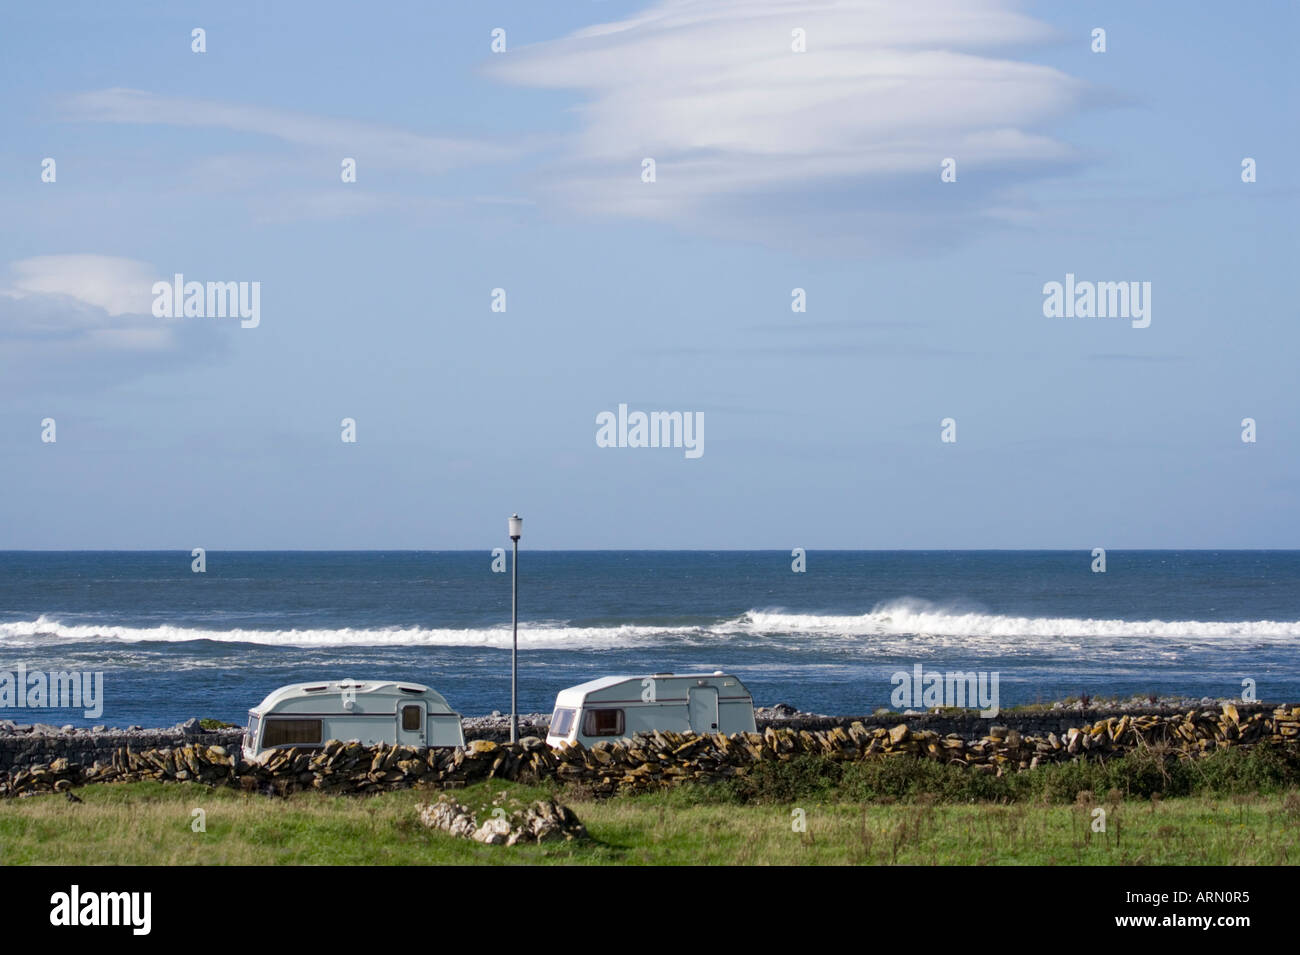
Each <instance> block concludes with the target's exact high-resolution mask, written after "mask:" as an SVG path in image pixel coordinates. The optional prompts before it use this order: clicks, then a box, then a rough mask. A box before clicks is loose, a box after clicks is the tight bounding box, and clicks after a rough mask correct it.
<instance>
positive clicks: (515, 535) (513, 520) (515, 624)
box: [509, 514, 524, 743]
mask: <svg viewBox="0 0 1300 955" xmlns="http://www.w3.org/2000/svg"><path fill="white" fill-rule="evenodd" d="M509 526H510V539H511V540H512V541H514V542H515V559H514V561H513V562H512V563H511V565H510V570H511V575H512V576H511V581H510V620H511V628H512V630H513V632H514V637H513V640H512V641H511V644H510V742H512V743H517V742H519V697H518V692H519V535H520V534H521V532H522V531H523V528H524V519H523V518H522V517H520V516H519V515H518V514H512V515H511V517H510V525H509Z"/></svg>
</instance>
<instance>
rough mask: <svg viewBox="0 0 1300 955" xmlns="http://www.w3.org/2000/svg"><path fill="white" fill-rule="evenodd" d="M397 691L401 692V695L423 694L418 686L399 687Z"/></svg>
mask: <svg viewBox="0 0 1300 955" xmlns="http://www.w3.org/2000/svg"><path fill="white" fill-rule="evenodd" d="M398 689H399V690H401V691H402V692H403V693H423V692H424V691H423V690H422V689H420V688H419V687H418V686H399V687H398Z"/></svg>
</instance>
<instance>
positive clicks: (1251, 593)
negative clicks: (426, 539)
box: [0, 551, 1300, 726]
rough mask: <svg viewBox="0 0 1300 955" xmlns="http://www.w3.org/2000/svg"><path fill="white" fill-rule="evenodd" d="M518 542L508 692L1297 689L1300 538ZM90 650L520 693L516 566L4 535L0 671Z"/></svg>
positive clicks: (212, 674) (794, 696)
mask: <svg viewBox="0 0 1300 955" xmlns="http://www.w3.org/2000/svg"><path fill="white" fill-rule="evenodd" d="M1106 560H1107V566H1106V572H1105V573H1094V572H1093V571H1092V569H1091V565H1092V555H1091V554H1090V553H1089V552H1087V551H1077V552H1073V551H1072V552H1064V551H1041V552H1030V551H982V552H980V551H945V552H922V551H897V552H881V551H872V552H847V551H809V552H808V554H807V570H806V572H805V573H794V572H792V570H791V563H792V558H791V555H790V553H789V552H785V551H759V552H755V551H748V552H744V551H718V552H705V551H683V552H671V551H608V552H598V551H570V552H556V551H551V552H542V553H533V552H528V551H524V552H522V554H521V557H520V564H519V570H520V588H519V589H520V634H519V642H520V664H519V666H520V710H521V711H522V712H525V713H527V712H548V711H549V710H550V709H551V705H552V703H553V702H554V697H555V694H556V692H557V691H558V690H560V689H561V688H563V687H566V686H571V685H573V684H575V683H581V682H583V681H585V680H588V679H591V678H593V677H596V676H600V675H604V674H613V673H645V672H653V671H676V672H684V671H690V670H714V669H724V670H727V671H732V672H735V673H736V674H738V675H739V676H740V677H741V678H742V679H743V680H744V681H745V682H746V683H747V684H748V685H749V687H750V688H751V690H752V691H753V694H754V697H755V701H756V702H757V703H758V704H760V705H771V704H774V703H777V702H786V703H790V704H793V705H794V706H797V707H799V708H800V709H805V710H813V711H816V712H821V713H830V714H850V713H852V714H858V713H866V712H870V711H872V710H874V709H875V708H877V707H880V706H888V705H889V704H890V693H891V690H892V689H893V684H892V683H891V682H890V676H891V674H893V673H894V672H896V671H898V670H910V669H911V668H912V666H913V665H914V664H916V663H921V664H922V665H923V666H924V667H925V668H927V669H938V670H963V671H969V670H976V671H981V670H982V671H987V672H997V673H999V674H1000V683H1001V705H1002V706H1003V707H1007V706H1011V705H1014V704H1017V703H1025V702H1035V701H1047V700H1053V699H1059V698H1062V697H1066V696H1077V695H1079V694H1080V693H1088V694H1090V695H1093V696H1097V695H1106V696H1109V695H1112V694H1120V695H1125V696H1128V695H1143V696H1145V695H1147V694H1160V695H1179V696H1192V697H1201V696H1213V697H1229V696H1239V695H1240V694H1241V692H1242V680H1243V679H1247V678H1249V679H1251V680H1254V681H1255V683H1256V686H1257V691H1256V692H1257V694H1258V696H1259V698H1260V699H1264V700H1272V701H1279V700H1283V699H1285V700H1288V701H1290V700H1300V551H1235V552H1233V551H1222V552H1215V551H1189V552H1175V551H1110V552H1108V554H1107V555H1106ZM19 664H23V665H25V666H26V667H27V669H28V670H29V671H30V670H41V671H45V672H51V671H80V672H96V671H98V672H102V673H103V680H104V683H103V686H104V691H103V692H104V708H103V714H102V715H101V716H99V717H98V718H94V719H87V718H86V717H84V716H83V714H82V713H81V712H80V711H73V710H66V709H65V710H59V709H50V710H44V711H40V712H37V711H33V710H30V709H13V708H7V709H0V718H9V719H13V720H15V721H16V722H46V723H55V724H59V723H74V724H78V725H84V724H86V723H105V724H108V725H116V726H127V725H130V724H133V723H138V724H142V725H144V726H165V725H171V724H173V723H175V722H177V721H179V720H183V719H186V718H189V717H191V716H200V717H215V718H219V719H226V720H230V721H231V722H236V723H243V722H244V720H245V716H246V712H247V710H248V708H249V707H250V706H252V705H254V704H256V703H257V702H258V701H260V700H261V699H262V697H263V696H265V694H266V693H267V692H268V691H270V690H272V689H274V688H275V687H277V686H280V685H282V684H285V683H293V682H298V681H303V680H313V681H314V680H324V679H340V678H345V679H373V678H400V679H404V680H412V681H419V682H423V683H428V684H430V685H432V686H433V687H434V688H435V689H437V690H439V691H440V692H442V693H443V694H444V695H445V696H446V697H447V698H448V700H449V701H450V702H451V704H452V705H453V707H455V708H456V709H458V710H459V711H460V712H461V713H462V714H464V715H467V716H470V715H482V714H485V713H488V712H490V711H492V710H503V711H508V710H509V706H510V575H509V574H508V573H494V572H493V571H492V557H491V555H489V554H488V553H486V552H472V553H469V552H413V551H401V552H376V551H366V552H355V553H343V552H336V553H311V552H265V551H263V552H241V553H233V552H209V553H208V554H207V570H206V572H205V573H201V574H199V573H194V572H192V570H191V556H190V555H189V553H187V552H180V551H176V552H115V553H104V552H92V553H81V552H78V553H54V552H4V553H0V672H2V671H14V670H15V669H16V668H17V667H18V665H19Z"/></svg>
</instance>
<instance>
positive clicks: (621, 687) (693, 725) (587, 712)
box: [546, 670, 757, 746]
mask: <svg viewBox="0 0 1300 955" xmlns="http://www.w3.org/2000/svg"><path fill="white" fill-rule="evenodd" d="M756 729H757V727H756V726H755V724H754V699H753V697H751V696H750V695H749V690H747V689H745V685H744V684H743V683H741V682H740V680H738V679H737V678H736V677H734V676H730V675H729V674H726V673H723V672H722V671H721V670H716V671H714V672H713V673H688V674H682V675H677V674H674V673H651V674H650V675H648V676H606V677H601V678H600V679H599V680H592V681H591V682H590V683H583V684H580V685H578V686H571V687H569V688H568V689H567V690H561V691H560V693H559V695H558V696H557V697H556V698H555V712H554V713H553V714H552V716H551V729H550V732H548V733H547V735H546V742H547V743H549V744H550V745H551V746H566V745H568V744H570V743H581V744H582V745H583V746H591V745H592V744H593V743H599V742H600V741H601V740H603V739H606V740H607V739H620V738H623V737H627V736H632V735H634V734H636V733H648V732H652V731H654V730H669V731H672V732H675V733H699V734H703V733H753V732H755V731H756Z"/></svg>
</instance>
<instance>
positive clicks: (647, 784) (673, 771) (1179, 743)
mask: <svg viewBox="0 0 1300 955" xmlns="http://www.w3.org/2000/svg"><path fill="white" fill-rule="evenodd" d="M1253 745H1275V746H1282V747H1287V748H1289V749H1296V750H1300V706H1297V705H1290V704H1288V705H1285V706H1279V707H1276V708H1274V709H1273V710H1272V711H1271V712H1263V711H1257V712H1254V713H1250V714H1249V715H1243V714H1242V712H1241V710H1240V708H1239V707H1237V706H1234V705H1232V704H1224V705H1223V706H1222V707H1221V709H1220V710H1217V711H1216V710H1212V709H1204V710H1188V711H1187V712H1186V713H1183V714H1179V715H1170V716H1159V715H1151V714H1137V715H1133V714H1125V715H1123V716H1120V717H1114V716H1112V717H1108V718H1107V719H1105V720H1098V721H1095V722H1092V723H1083V724H1082V725H1079V726H1072V727H1068V728H1067V729H1065V731H1064V732H1063V733H1059V734H1058V733H1056V732H1049V733H1048V734H1047V735H1046V736H1040V735H1035V734H1030V733H1024V732H1022V731H1021V730H1019V729H1016V728H1013V727H1007V726H1002V725H999V726H994V727H989V728H988V731H987V732H986V733H985V734H984V735H982V736H978V737H973V738H968V737H964V736H962V735H961V734H959V733H949V734H946V735H940V734H939V733H938V732H937V731H935V730H933V729H925V728H914V726H913V725H912V724H910V723H901V722H898V723H895V724H894V725H892V726H888V727H886V726H875V727H868V726H867V725H866V724H864V723H863V722H861V721H853V722H851V723H849V724H847V725H836V726H832V727H830V728H828V729H824V730H820V729H819V730H808V729H794V728H785V727H783V728H779V729H778V728H776V727H774V726H770V725H769V726H768V727H766V728H765V729H764V730H763V732H761V733H735V734H732V735H730V736H728V735H724V734H721V733H719V734H714V735H704V736H696V735H692V734H689V733H668V732H658V731H657V732H654V733H650V734H642V735H639V736H636V737H634V738H632V739H630V740H619V741H611V742H601V743H597V744H596V745H594V746H592V747H591V748H590V749H588V748H586V747H583V746H580V745H576V746H569V747H565V748H562V749H551V748H550V747H549V746H547V745H546V743H545V741H544V740H542V739H541V738H539V737H536V736H530V737H525V738H523V739H521V740H520V741H519V742H518V743H515V744H513V745H511V744H508V743H507V744H502V743H498V742H496V741H494V740H489V739H476V740H472V741H470V742H469V743H468V745H466V746H464V747H457V748H434V749H427V748H426V749H420V748H416V747H412V746H389V745H382V744H381V745H378V746H369V747H367V746H362V745H361V744H360V743H355V742H341V741H339V740H330V741H329V742H328V743H326V744H325V745H324V746H323V747H319V748H305V747H303V748H292V749H286V750H279V751H277V752H275V753H274V754H273V755H272V756H271V757H270V758H268V759H267V760H266V761H265V762H257V763H250V762H248V761H246V760H244V759H242V757H241V756H240V753H239V749H238V748H237V746H226V745H224V744H213V745H208V744H205V743H204V742H202V741H200V740H199V739H197V738H195V740H194V741H193V742H187V743H185V744H184V745H179V746H164V747H161V748H157V749H135V748H132V747H130V746H124V747H121V748H119V749H117V750H114V751H113V753H112V755H111V757H110V758H109V759H108V760H104V759H98V760H96V761H94V762H93V763H91V764H90V765H87V764H86V763H83V762H78V761H74V760H70V759H68V758H66V757H56V758H54V759H52V760H50V761H49V762H42V763H34V764H31V765H25V766H22V767H15V768H13V769H11V770H9V771H8V772H7V773H4V774H3V775H0V796H27V795H32V794H35V793H42V792H56V791H64V790H67V789H70V788H72V787H74V786H83V785H86V784H88V783H96V782H114V781H126V780H146V779H154V780H163V781H173V780H174V781H193V782H199V783H204V784H206V785H211V786H234V787H238V788H240V789H243V790H245V791H248V792H261V793H266V794H271V795H287V794H289V793H292V792H298V791H302V790H308V789H315V790H319V791H322V792H331V793H346V794H364V793H372V792H380V791H385V790H392V789H409V788H420V789H443V790H446V789H456V788H460V787H464V786H466V785H469V784H471V783H474V782H479V781H482V780H485V779H508V780H515V781H519V782H526V783H527V782H538V781H541V780H544V779H554V780H558V781H560V782H573V783H581V784H583V785H584V786H586V787H588V788H589V789H590V790H591V791H592V792H594V793H596V794H599V795H614V794H617V793H627V792H641V791H645V790H648V789H654V788H658V787H663V786H671V785H676V784H678V783H682V782H688V781H693V782H713V781H718V780H723V779H728V778H732V777H734V776H738V775H743V774H744V773H746V772H748V771H749V770H750V769H751V768H752V767H753V766H754V765H756V764H758V763H761V762H769V761H786V760H790V759H793V758H794V757H796V756H799V755H802V754H811V755H816V756H822V757H826V758H829V759H833V760H838V761H854V760H863V759H874V758H888V757H894V756H898V755H903V754H910V755H913V756H917V757H920V758H923V759H935V760H940V761H943V762H946V763H955V764H958V765H961V766H966V767H969V768H971V769H973V770H975V771H977V772H988V773H995V774H997V775H1002V774H1003V773H1007V772H1015V771H1019V770H1024V769H1033V768H1035V767H1037V766H1039V765H1042V764H1043V763H1048V762H1065V761H1069V760H1074V759H1096V758H1104V757H1106V756H1110V755H1120V754H1123V753H1125V752H1128V751H1130V750H1132V749H1135V748H1138V747H1146V746H1155V747H1160V748H1164V749H1166V750H1168V751H1170V752H1173V753H1176V754H1178V755H1179V756H1181V757H1185V758H1195V757H1198V756H1202V755H1205V754H1207V753H1210V752H1213V751H1214V750H1216V749H1219V748H1222V747H1227V746H1253Z"/></svg>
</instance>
